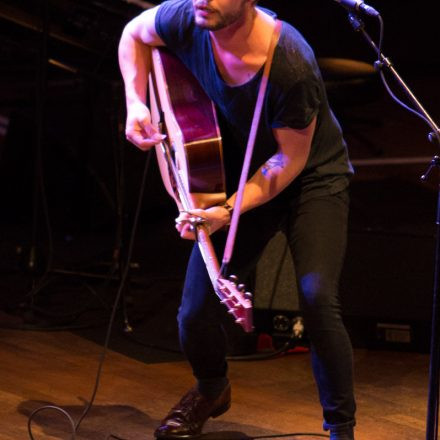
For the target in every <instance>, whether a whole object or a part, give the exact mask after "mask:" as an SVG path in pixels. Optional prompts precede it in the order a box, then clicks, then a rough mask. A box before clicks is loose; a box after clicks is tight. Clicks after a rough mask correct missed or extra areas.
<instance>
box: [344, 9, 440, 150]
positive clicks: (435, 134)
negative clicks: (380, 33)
mask: <svg viewBox="0 0 440 440" xmlns="http://www.w3.org/2000/svg"><path fill="white" fill-rule="evenodd" d="M348 18H349V22H350V24H351V26H352V27H353V29H354V30H355V31H356V32H361V33H362V35H363V36H364V38H365V39H366V40H367V42H368V43H369V45H370V46H371V47H372V48H373V50H374V52H375V53H376V54H377V55H378V61H379V60H380V61H379V63H377V64H376V67H377V68H381V67H386V68H387V69H388V70H389V71H390V72H391V73H392V74H393V76H394V77H395V79H396V80H397V82H398V83H399V84H400V86H401V87H402V89H403V91H404V92H405V94H406V95H407V96H408V97H409V98H410V99H411V101H412V102H413V104H414V105H415V106H416V108H417V110H418V111H419V112H420V113H421V115H422V119H424V120H425V121H426V122H427V123H428V125H429V126H430V128H431V130H432V132H431V133H429V137H428V139H429V140H430V141H431V140H433V139H434V138H435V139H436V140H437V142H438V144H439V146H440V128H439V127H438V125H437V124H436V123H435V122H434V120H433V119H432V117H431V116H430V115H429V114H428V112H427V111H426V109H425V108H424V107H423V105H422V104H421V103H420V101H419V100H418V99H417V97H416V96H415V95H414V93H413V92H412V91H411V89H410V88H409V87H408V86H407V84H406V83H405V81H404V80H403V79H402V77H401V76H400V75H399V73H398V72H397V70H396V69H395V68H394V66H393V64H392V63H391V61H390V60H389V58H387V57H386V56H385V55H384V54H383V53H382V52H381V51H380V49H379V48H378V47H377V45H376V43H375V42H374V41H373V39H372V38H371V37H370V35H369V34H368V33H367V31H366V30H365V26H364V23H363V22H362V20H361V19H360V18H359V17H358V16H357V15H356V14H354V13H350V14H348Z"/></svg>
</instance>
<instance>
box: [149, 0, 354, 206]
mask: <svg viewBox="0 0 440 440" xmlns="http://www.w3.org/2000/svg"><path fill="white" fill-rule="evenodd" d="M265 11H266V12H269V13H271V12H270V11H267V10H265ZM271 14H273V13H271ZM156 31H157V33H158V35H159V36H160V38H161V39H162V40H163V41H164V43H165V44H166V46H167V47H168V48H169V49H170V50H171V51H172V52H173V53H175V54H176V55H177V57H178V58H179V59H180V60H181V61H182V62H183V64H185V65H186V67H188V68H189V70H190V71H191V72H192V73H193V74H194V76H195V77H196V78H197V79H198V81H199V82H200V84H201V86H202V87H203V89H204V90H205V92H206V93H207V95H208V96H209V97H210V98H211V99H212V101H213V102H214V103H215V106H216V109H217V114H218V119H219V125H220V130H221V134H222V141H223V154H224V164H225V172H226V186H227V192H228V194H231V193H233V192H235V190H236V189H237V185H238V180H239V175H240V171H241V166H242V163H243V157H244V152H245V150H246V145H247V140H248V137H249V130H250V126H251V122H252V117H253V112H254V108H255V103H256V99H257V94H258V88H259V84H260V80H261V77H262V72H263V68H262V69H260V71H259V72H258V73H257V74H256V75H255V76H254V77H253V78H252V79H251V80H250V81H249V82H247V83H245V84H243V85H240V86H230V85H228V84H227V83H226V82H225V81H224V80H223V78H222V77H221V75H220V73H219V71H218V68H217V65H216V63H215V59H214V55H213V51H212V47H211V41H210V36H209V32H208V31H207V30H205V29H201V28H200V27H198V26H196V25H195V23H194V13H193V6H192V1H191V0H169V1H165V2H164V3H162V4H161V6H160V7H159V10H158V13H157V15H156ZM314 116H317V126H316V130H315V134H314V137H313V141H312V147H311V152H310V155H309V158H308V161H307V164H306V166H305V169H304V170H303V172H302V173H301V175H300V176H298V177H297V179H295V180H294V181H293V182H292V184H291V185H289V187H287V188H286V189H285V190H284V191H283V192H282V193H281V194H280V196H279V197H277V198H278V199H284V197H286V196H287V197H289V195H292V194H298V190H300V191H302V192H303V193H304V192H305V191H307V193H310V195H312V194H313V195H323V194H330V193H336V192H339V191H341V190H342V189H344V188H345V187H346V186H347V184H348V177H349V176H350V175H351V174H352V173H353V170H352V167H351V165H350V162H349V160H348V155H347V149H346V144H345V142H344V139H343V137H342V133H341V129H340V126H339V124H338V122H337V120H336V119H335V117H334V115H333V113H332V112H331V110H330V108H329V105H328V102H327V97H326V93H325V89H324V84H323V82H322V78H321V74H320V72H319V68H318V66H317V63H316V60H315V57H314V54H313V51H312V49H311V48H310V46H309V45H308V44H307V42H306V41H305V40H304V38H303V37H302V35H301V34H300V33H299V32H298V31H297V30H296V29H295V28H294V27H292V26H291V25H289V24H288V23H286V22H283V23H282V28H281V34H280V39H279V42H278V45H277V47H276V49H275V53H274V58H273V63H272V67H271V73H270V77H269V83H268V88H267V93H266V99H265V102H264V105H263V110H262V115H261V121H260V126H259V130H258V135H257V140H256V145H255V148H254V155H253V160H252V164H251V169H250V175H252V174H253V173H254V172H255V171H256V170H257V169H258V168H259V167H260V166H261V165H262V164H263V163H264V162H265V161H266V160H267V159H268V158H269V157H271V156H272V155H273V154H274V153H275V152H276V149H277V143H276V140H275V138H274V136H273V131H272V129H273V128H278V127H291V128H294V129H301V128H305V127H306V126H308V125H309V124H310V122H311V121H312V119H313V117H314Z"/></svg>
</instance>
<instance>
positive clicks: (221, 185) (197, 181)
mask: <svg viewBox="0 0 440 440" xmlns="http://www.w3.org/2000/svg"><path fill="white" fill-rule="evenodd" d="M149 83H150V84H149V101H150V102H149V104H150V110H151V118H152V122H153V124H154V125H156V126H158V127H159V129H160V130H161V132H162V133H165V134H166V135H167V137H166V139H165V140H164V141H162V142H161V143H159V144H157V145H156V155H157V160H158V164H159V168H160V172H161V176H162V180H163V183H164V185H165V188H166V190H167V192H168V193H169V194H170V196H171V197H173V199H174V200H175V202H176V204H177V207H178V209H179V210H184V211H189V210H191V209H195V208H201V209H206V208H208V207H210V206H214V205H218V204H222V203H224V202H225V200H226V193H225V177H224V171H223V157H222V141H221V136H220V130H219V127H218V123H217V118H216V113H215V107H214V105H213V103H212V101H211V100H210V99H209V97H208V96H207V95H206V93H205V92H204V91H203V89H202V88H201V86H200V84H199V83H198V82H197V80H196V79H195V78H194V76H193V75H192V73H191V72H190V71H189V70H188V69H187V68H186V67H185V66H184V65H183V64H182V63H181V62H180V61H179V60H178V59H177V58H176V57H175V56H174V55H173V54H171V52H169V51H168V50H167V49H166V48H162V47H160V48H153V49H152V73H151V75H150V78H149ZM194 220H195V221H194V223H193V225H194V228H195V232H196V237H197V243H198V246H199V248H200V252H201V254H202V257H203V260H204V262H205V265H206V268H207V271H208V274H209V277H210V280H211V282H212V285H213V288H214V291H215V293H216V294H217V296H218V297H219V298H220V301H221V303H223V304H224V305H225V306H226V307H227V308H228V311H229V313H231V314H232V315H233V316H234V318H235V321H236V322H237V323H238V324H240V325H241V326H242V327H243V329H244V330H245V331H246V332H251V331H252V329H253V325H252V301H251V297H252V295H251V294H250V293H249V292H246V291H245V288H244V286H243V285H241V284H237V279H236V277H235V276H233V275H232V276H230V277H228V278H225V277H224V276H222V274H221V273H220V266H219V263H218V260H217V256H216V254H215V251H214V248H213V245H212V242H211V239H210V237H209V232H208V230H207V228H206V226H205V225H204V224H203V222H199V221H197V219H194Z"/></svg>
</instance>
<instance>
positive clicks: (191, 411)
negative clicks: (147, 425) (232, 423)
mask: <svg viewBox="0 0 440 440" xmlns="http://www.w3.org/2000/svg"><path fill="white" fill-rule="evenodd" d="M230 406H231V386H230V385H228V386H227V387H226V388H225V389H224V390H223V392H222V393H221V394H220V396H219V397H217V399H208V398H206V397H205V396H203V395H202V394H200V393H199V391H198V390H197V388H196V387H193V388H191V389H190V390H189V391H188V392H187V393H186V394H185V395H184V396H183V397H182V399H181V400H180V402H179V403H178V404H177V405H176V406H174V407H173V408H172V409H171V411H170V412H169V413H168V415H167V416H166V417H165V418H164V419H163V420H162V422H161V424H160V426H159V427H158V428H157V429H156V431H155V432H154V435H155V436H156V438H159V439H179V438H181V439H192V438H196V437H199V436H200V435H201V433H202V428H203V425H204V424H205V422H206V421H207V420H208V419H209V418H210V417H214V418H215V417H218V416H220V415H222V414H223V413H225V412H226V411H227V410H228V409H229V407H230Z"/></svg>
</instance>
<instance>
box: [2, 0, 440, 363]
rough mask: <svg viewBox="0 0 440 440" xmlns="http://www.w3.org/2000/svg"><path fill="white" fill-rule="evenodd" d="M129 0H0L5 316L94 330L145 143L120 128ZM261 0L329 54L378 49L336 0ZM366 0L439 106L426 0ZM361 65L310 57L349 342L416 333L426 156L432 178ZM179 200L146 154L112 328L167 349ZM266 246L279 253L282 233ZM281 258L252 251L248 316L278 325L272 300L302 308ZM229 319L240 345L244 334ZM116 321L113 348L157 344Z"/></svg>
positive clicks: (115, 267)
mask: <svg viewBox="0 0 440 440" xmlns="http://www.w3.org/2000/svg"><path fill="white" fill-rule="evenodd" d="M136 3H137V4H136ZM140 3H141V2H131V3H128V2H125V1H122V0H111V1H105V2H103V1H97V0H89V1H86V0H78V1H74V0H50V1H47V2H45V1H37V0H14V1H12V0H0V24H1V26H0V38H1V42H2V43H1V45H0V213H1V216H0V223H1V232H0V239H1V244H0V246H1V248H0V258H1V260H0V271H1V276H0V308H1V310H2V311H3V312H0V313H1V314H0V321H1V323H2V325H4V326H18V327H21V326H23V325H24V326H26V327H27V328H35V327H42V328H49V329H54V328H64V327H69V328H70V327H73V328H78V329H81V330H78V331H82V332H83V334H84V335H85V336H86V337H90V338H94V339H96V340H98V341H100V340H102V335H103V331H104V329H105V323H106V319H107V317H108V313H109V308H110V307H111V304H112V302H113V299H114V297H115V294H116V292H117V286H118V282H119V279H120V273H121V269H122V267H123V265H124V263H125V261H126V259H125V258H126V255H127V249H128V243H129V239H130V237H131V234H132V231H133V219H134V214H135V210H136V206H137V202H138V194H139V191H140V187H141V185H140V184H141V180H142V174H143V170H144V164H145V161H146V155H145V154H143V153H141V152H139V151H137V150H136V149H135V148H134V147H132V146H130V145H129V144H127V143H126V142H125V141H124V139H123V123H124V102H123V90H122V84H121V80H120V76H119V71H118V67H117V56H116V52H117V43H118V39H119V35H120V33H121V31H122V28H123V26H124V24H125V23H126V22H127V21H128V20H129V19H130V17H133V16H134V15H136V14H137V13H139V12H140V11H141V8H140V7H139V6H138V5H139V4H140ZM154 3H155V4H157V3H158V2H154ZM260 4H261V5H262V6H266V7H269V8H271V9H273V10H275V11H276V12H277V13H278V14H279V16H280V18H282V19H285V20H287V21H289V22H291V23H292V24H294V25H295V26H296V27H297V28H299V30H300V31H301V32H302V33H303V34H304V35H305V37H306V38H307V39H308V40H309V42H310V43H311V45H312V46H313V48H314V49H315V52H316V55H317V57H318V58H319V59H320V61H321V62H323V66H324V67H325V66H327V67H328V64H324V62H325V60H327V61H328V59H329V58H330V59H337V60H338V59H341V58H343V59H350V60H354V61H356V62H364V63H368V64H369V65H370V66H371V64H372V63H373V62H374V60H375V57H374V53H373V51H372V50H371V48H370V47H369V46H368V45H367V43H366V42H365V40H364V39H363V38H362V36H361V35H360V34H358V33H355V32H354V31H353V30H352V28H351V27H350V25H349V23H348V20H347V13H346V11H345V10H344V9H343V8H342V7H340V6H339V5H338V4H337V3H336V2H334V1H332V0H316V1H310V0H279V1H261V2H260ZM370 4H371V5H372V6H374V7H375V8H376V9H377V10H379V11H380V12H381V15H382V17H383V19H384V22H385V44H384V52H385V54H386V55H387V56H389V57H390V59H391V60H392V62H393V63H394V65H395V67H396V68H397V70H398V71H399V73H400V74H401V75H402V77H403V78H404V79H405V80H406V81H407V83H408V84H409V86H410V87H411V88H412V90H413V91H414V93H415V94H416V96H417V97H418V98H419V99H420V100H421V102H422V103H423V104H424V106H425V107H426V109H427V110H428V111H429V112H430V114H431V116H432V117H433V118H434V120H436V121H438V120H439V117H440V106H439V102H440V99H439V98H440V91H439V73H440V57H439V51H438V43H437V42H438V30H437V29H438V26H437V21H438V20H437V19H436V16H435V14H434V13H433V10H432V8H431V6H432V5H433V4H434V2H433V1H432V2H425V3H423V5H422V4H420V5H417V6H415V3H414V2H410V1H401V0H400V1H397V0H386V1H385V0H383V1H380V0H376V1H372V2H370ZM365 24H366V28H367V30H368V31H369V32H371V34H372V36H373V37H374V38H375V39H377V35H378V26H377V23H376V21H375V20H374V19H371V18H366V19H365ZM43 31H45V32H43ZM342 66H344V64H342ZM356 66H357V68H358V69H360V70H357V71H356V72H354V73H353V72H349V73H347V72H346V71H345V70H340V69H341V64H340V63H339V64H338V63H337V64H336V67H337V68H338V69H339V70H336V71H334V70H328V69H324V70H323V73H324V76H325V79H326V81H327V85H328V92H329V97H330V99H331V102H332V103H333V106H334V110H335V112H336V113H337V115H338V116H339V118H340V120H341V123H342V125H343V128H344V129H345V132H346V138H347V141H348V144H349V149H350V154H351V157H352V159H353V162H354V165H355V168H356V176H355V178H354V179H353V183H352V190H351V197H352V210H351V218H350V234H349V246H348V252H347V261H346V265H345V269H344V273H343V276H342V285H341V295H342V300H343V304H344V317H345V319H346V321H347V325H348V326H349V329H350V333H351V335H352V338H353V341H354V343H355V345H357V346H371V347H382V346H386V347H393V348H399V349H402V348H403V349H411V350H414V349H415V350H426V349H427V347H428V343H429V320H430V313H431V297H432V275H433V265H434V262H433V249H434V219H435V210H436V197H437V184H438V173H437V172H433V173H432V175H431V177H430V181H429V182H428V183H421V182H420V180H419V177H420V175H421V174H422V173H423V172H424V170H425V169H426V167H427V164H428V162H429V160H430V158H431V157H432V156H433V155H434V154H436V153H437V148H436V147H435V145H433V144H430V143H429V142H428V140H427V134H428V132H429V130H428V127H427V126H426V125H424V123H422V122H421V121H420V120H417V119H416V118H415V117H414V116H412V115H410V114H409V113H407V112H405V111H404V110H402V109H401V108H399V107H398V106H397V104H395V103H394V102H392V101H391V99H390V98H389V97H388V96H387V95H386V93H385V92H384V90H383V87H382V86H381V84H380V83H379V81H378V78H377V76H376V75H375V74H374V73H372V72H371V71H370V70H369V69H366V67H365V65H364V64H356ZM347 75H348V76H347ZM394 89H395V90H397V88H394ZM174 215H175V208H174V205H173V203H172V202H171V201H170V200H169V198H168V197H167V196H166V195H165V193H164V190H163V188H162V186H161V182H160V179H159V177H158V172H157V169H156V166H155V163H154V162H152V164H151V166H150V168H149V171H148V175H147V178H146V185H145V194H144V196H143V198H142V209H141V216H140V225H139V228H138V233H137V235H136V240H135V248H134V254H133V259H132V270H131V272H130V277H129V282H128V284H127V288H126V289H125V291H124V299H125V303H124V304H125V307H121V309H120V311H119V312H120V313H119V314H118V323H117V328H118V329H119V330H123V329H124V328H125V329H126V330H127V326H125V327H124V317H125V318H126V320H127V318H128V321H129V322H130V324H131V326H133V327H134V329H135V331H134V336H135V337H136V338H137V339H138V340H140V341H141V342H142V343H144V344H149V345H150V346H160V347H165V348H167V349H168V350H170V351H169V356H171V357H173V356H175V355H176V356H178V354H174V353H173V351H174V350H175V351H177V350H178V348H177V342H176V326H175V318H174V317H175V313H176V309H177V306H178V298H179V292H180V286H181V283H182V278H183V276H184V266H185V259H186V256H187V254H188V252H189V249H190V244H189V243H186V242H182V241H180V240H179V239H178V237H177V236H176V234H175V232H174V230H173V219H174ZM273 249H274V252H275V255H278V254H280V253H282V250H283V242H282V240H280V241H277V242H275V243H273ZM269 260H270V261H271V262H273V259H270V258H269ZM286 264H288V262H287V263H286ZM278 269H279V267H278V265H277V267H273V264H269V263H268V262H267V263H265V262H264V261H263V262H262V263H261V264H260V265H259V268H258V270H257V273H256V283H257V286H256V289H257V292H256V299H255V302H256V309H257V310H256V312H257V315H256V316H257V318H258V326H257V331H260V332H263V331H264V332H269V333H273V334H274V335H275V336H276V337H279V338H283V337H285V335H280V334H279V333H276V331H275V330H274V329H273V327H272V317H273V316H274V315H276V314H279V313H281V314H283V315H285V316H287V318H289V319H290V317H291V316H293V315H295V314H296V313H297V312H298V310H297V303H296V298H294V297H291V298H289V296H288V293H287V291H286V288H285V286H286V284H288V282H289V279H288V278H286V277H285V275H282V276H281V278H280V279H277V275H278ZM69 271H72V272H73V273H70V272H69ZM41 277H44V278H43V280H44V283H43V284H40V281H41V279H42V278H41ZM35 287H37V288H38V289H37V290H38V291H36V292H35V291H34V292H33V291H32V289H33V288H35ZM31 305H32V307H30V306H31ZM124 311H125V315H124ZM231 332H233V333H234V338H233V339H237V340H238V342H237V344H238V345H240V344H241V343H242V342H241V341H240V339H241V335H236V333H237V332H236V331H235V330H231ZM120 334H124V335H125V336H127V332H125V333H124V332H123V331H122V332H121V331H118V332H117V336H116V337H115V338H116V339H115V342H114V346H115V348H116V349H121V350H124V351H125V352H129V353H130V354H132V355H134V356H140V357H143V356H145V353H147V354H148V355H151V353H153V352H154V350H153V351H152V352H149V351H148V350H147V351H143V352H142V353H143V354H140V350H139V349H138V346H137V345H136V343H133V344H132V345H130V343H127V342H125V343H124V342H120V341H119V339H117V338H119V337H120ZM121 340H122V339H121ZM118 341H119V342H118ZM244 343H245V344H247V343H249V344H253V343H254V341H253V340H252V341H251V342H248V341H247V340H246V341H245V342H244ZM150 348H151V347H150ZM163 358H166V359H168V357H167V355H162V356H161V359H163Z"/></svg>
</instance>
